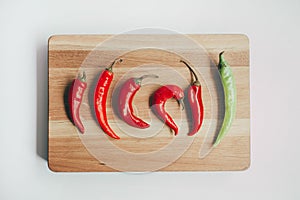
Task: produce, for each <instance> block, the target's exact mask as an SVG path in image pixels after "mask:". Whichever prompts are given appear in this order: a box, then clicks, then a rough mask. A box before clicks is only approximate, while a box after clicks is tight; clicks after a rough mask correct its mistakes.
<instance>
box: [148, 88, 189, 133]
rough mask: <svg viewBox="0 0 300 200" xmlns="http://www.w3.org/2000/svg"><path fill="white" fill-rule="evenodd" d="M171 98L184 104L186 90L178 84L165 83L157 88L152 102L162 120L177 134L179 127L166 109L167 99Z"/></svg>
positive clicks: (154, 109)
mask: <svg viewBox="0 0 300 200" xmlns="http://www.w3.org/2000/svg"><path fill="white" fill-rule="evenodd" d="M171 98H175V99H176V100H177V102H178V103H179V104H181V105H182V106H183V98H184V92H183V90H182V89H181V88H180V87H178V86H177V85H165V86H162V87H160V88H159V89H157V90H156V91H155V92H154V94H153V97H152V102H151V104H152V109H153V111H154V112H155V114H156V115H157V116H158V117H159V118H160V120H162V121H163V122H164V123H165V124H166V125H167V126H169V127H170V128H171V129H172V130H173V131H174V134H175V135H177V134H178V127H177V125H176V124H175V122H174V121H173V119H172V117H171V116H170V115H169V114H168V112H167V111H166V110H165V104H166V101H167V100H168V99H171ZM183 108H184V107H183Z"/></svg>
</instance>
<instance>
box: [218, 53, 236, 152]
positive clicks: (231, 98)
mask: <svg viewBox="0 0 300 200" xmlns="http://www.w3.org/2000/svg"><path fill="white" fill-rule="evenodd" d="M223 53H224V51H223V52H221V53H220V54H219V64H218V70H219V73H220V77H221V81H222V85H223V89H224V102H225V115H224V119H223V123H222V126H221V129H220V131H219V133H218V136H217V138H216V140H215V142H214V146H215V147H216V146H217V145H218V144H219V143H220V142H221V140H222V139H223V138H224V136H225V135H226V133H227V132H228V131H229V129H230V127H231V125H232V122H233V120H234V117H235V113H236V101H237V100H236V99H237V97H236V96H237V93H236V87H235V80H234V77H233V74H232V71H231V68H230V66H229V64H228V63H227V62H226V60H225V59H224V56H223Z"/></svg>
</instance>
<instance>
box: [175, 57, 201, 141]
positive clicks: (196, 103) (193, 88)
mask: <svg viewBox="0 0 300 200" xmlns="http://www.w3.org/2000/svg"><path fill="white" fill-rule="evenodd" d="M180 62H182V63H184V64H185V65H186V66H187V67H188V68H189V70H190V72H191V73H192V74H193V75H194V78H195V79H196V80H192V82H191V85H190V86H189V88H188V93H187V94H188V101H189V105H190V108H191V111H192V128H191V129H190V131H189V133H188V135H189V136H192V135H194V134H196V133H197V132H198V131H199V129H200V128H201V125H202V122H203V117H204V107H203V101H202V93H201V84H200V81H199V79H198V76H197V74H196V73H195V71H194V70H193V69H192V68H191V67H190V66H189V65H188V64H187V63H186V62H185V61H183V60H181V61H180Z"/></svg>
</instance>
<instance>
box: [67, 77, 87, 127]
mask: <svg viewBox="0 0 300 200" xmlns="http://www.w3.org/2000/svg"><path fill="white" fill-rule="evenodd" d="M86 87H87V83H86V75H85V72H83V74H82V76H81V77H80V76H79V75H78V78H76V79H74V80H73V82H72V84H71V87H70V90H69V94H68V103H69V112H70V117H71V119H72V121H73V123H74V125H75V126H76V127H77V128H78V130H79V131H80V132H81V133H84V126H83V124H82V122H81V119H80V117H79V109H80V105H81V102H82V98H83V94H84V91H85V89H86Z"/></svg>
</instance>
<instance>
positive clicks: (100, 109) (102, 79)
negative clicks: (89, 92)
mask: <svg viewBox="0 0 300 200" xmlns="http://www.w3.org/2000/svg"><path fill="white" fill-rule="evenodd" d="M117 61H119V62H122V59H116V60H115V61H114V62H113V63H112V64H111V66H110V67H109V68H106V69H105V70H104V71H103V72H102V73H101V74H100V76H99V79H98V82H97V85H96V89H95V92H94V109H95V113H96V118H97V121H98V123H99V125H100V127H101V128H102V130H103V131H104V132H105V133H106V134H107V135H109V136H110V137H112V138H114V139H120V137H119V136H118V135H116V134H115V133H114V131H113V130H112V129H111V127H110V126H109V124H108V121H107V115H106V99H107V94H108V90H109V87H110V84H111V82H112V80H113V77H114V74H113V72H112V67H113V66H114V64H115V63H116V62H117Z"/></svg>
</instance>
